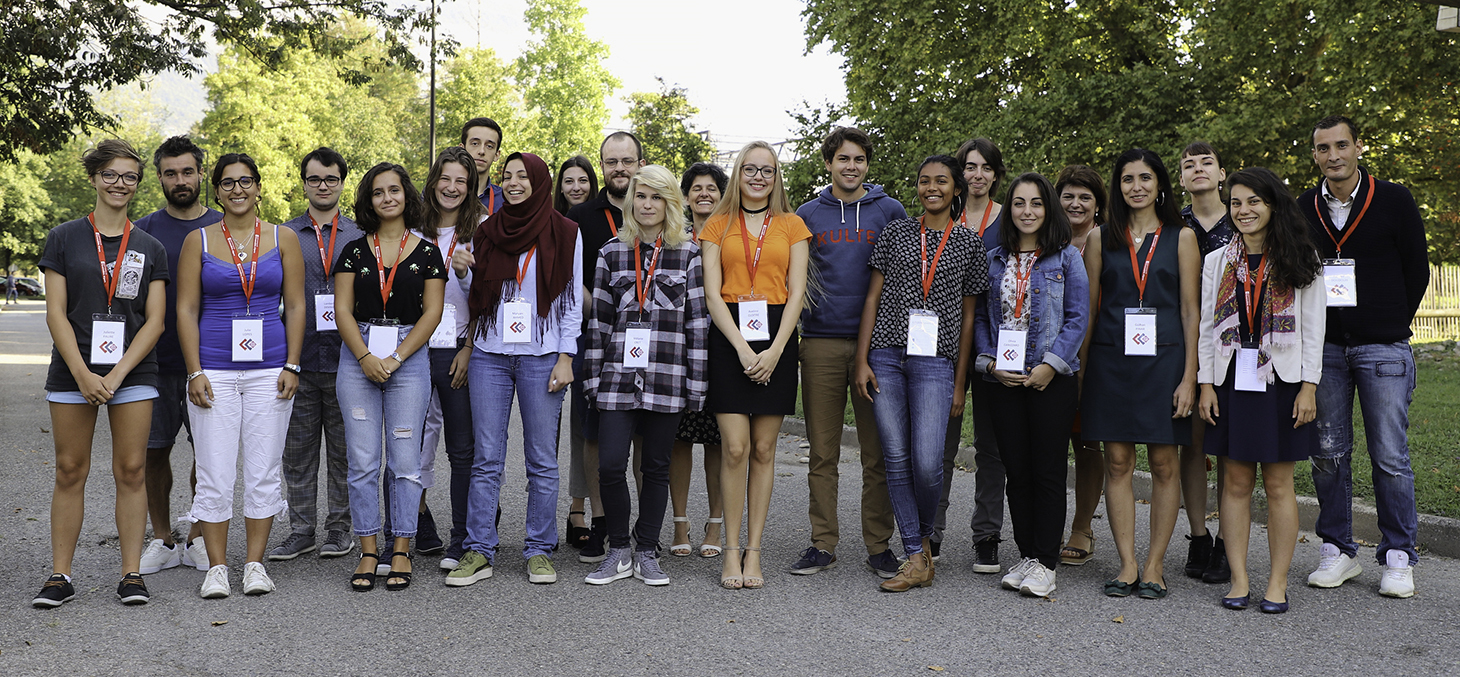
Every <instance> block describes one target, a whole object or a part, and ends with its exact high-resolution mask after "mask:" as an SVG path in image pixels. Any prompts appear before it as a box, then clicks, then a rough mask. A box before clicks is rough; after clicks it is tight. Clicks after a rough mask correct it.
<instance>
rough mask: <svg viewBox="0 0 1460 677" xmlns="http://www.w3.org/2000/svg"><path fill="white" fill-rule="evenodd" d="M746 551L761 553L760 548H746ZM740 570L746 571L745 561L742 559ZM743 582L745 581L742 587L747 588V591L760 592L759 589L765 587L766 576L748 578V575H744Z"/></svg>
mask: <svg viewBox="0 0 1460 677" xmlns="http://www.w3.org/2000/svg"><path fill="white" fill-rule="evenodd" d="M745 551H746V552H760V548H751V547H746V548H745ZM740 570H741V571H742V572H744V571H745V560H744V559H741V560H740ZM741 580H742V581H743V583H742V585H744V586H745V589H746V590H759V589H761V588H764V587H765V576H764V575H762V576H746V575H744V574H743V573H742V574H741Z"/></svg>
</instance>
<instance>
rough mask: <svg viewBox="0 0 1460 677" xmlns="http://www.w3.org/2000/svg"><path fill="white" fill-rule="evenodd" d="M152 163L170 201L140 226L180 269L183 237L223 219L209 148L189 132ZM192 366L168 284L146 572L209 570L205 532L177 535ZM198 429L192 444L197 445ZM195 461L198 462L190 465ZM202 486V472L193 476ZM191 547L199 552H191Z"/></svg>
mask: <svg viewBox="0 0 1460 677" xmlns="http://www.w3.org/2000/svg"><path fill="white" fill-rule="evenodd" d="M152 165H153V167H155V168H156V169H157V178H158V180H159V181H161V182H162V194H163V195H164V196H165V197H166V198H167V204H166V205H164V206H163V208H162V209H159V210H157V211H155V212H152V213H151V214H148V215H147V216H144V217H142V218H141V219H138V220H137V222H136V226H137V227H138V228H139V229H141V230H143V231H145V232H146V233H147V234H149V235H151V236H152V237H154V238H157V240H158V241H159V242H161V243H162V246H163V248H164V249H166V250H167V269H168V270H177V259H178V256H179V255H180V254H182V247H183V240H184V239H186V238H187V236H188V233H191V232H193V231H194V230H197V229H198V228H202V227H203V226H206V225H208V224H210V223H216V222H218V221H220V220H222V218H223V214H222V212H219V211H216V210H214V209H210V208H208V206H207V202H206V201H204V200H202V199H200V198H201V197H202V194H203V193H202V186H203V149H201V148H199V147H197V145H195V144H194V143H193V141H192V139H189V138H188V137H187V136H186V135H183V136H174V137H172V138H169V139H168V140H166V141H163V142H162V145H161V146H158V147H157V151H156V152H155V153H153V154H152ZM187 373H188V372H187V367H186V366H185V365H184V364H183V357H182V347H181V346H180V345H178V341H177V285H171V284H170V285H167V319H166V323H165V324H164V325H163V329H162V338H160V339H158V341H157V393H158V398H157V400H156V402H155V403H154V404H153V406H152V432H151V434H149V435H148V438H147V466H146V471H145V472H146V478H147V479H146V482H147V513H148V515H149V516H151V518H152V541H151V542H149V543H148V544H147V549H146V550H145V551H143V553H142V570H141V573H142V574H144V575H145V574H152V573H157V572H158V571H161V570H163V569H171V568H172V567H175V566H177V565H179V564H187V565H189V566H192V567H193V568H195V569H198V570H199V571H207V570H208V552H207V550H205V549H204V548H203V537H202V531H201V530H200V529H199V527H198V525H197V524H194V525H193V526H192V528H191V529H190V530H189V532H188V540H187V543H184V544H183V547H181V548H179V547H177V545H176V544H175V543H174V542H173V539H172V521H171V520H172V444H173V442H174V441H176V440H177V433H178V430H179V429H180V428H181V427H182V426H186V425H188V417H187V412H186V410H185V406H186V405H185V402H186V400H187V396H188V379H187ZM192 441H193V440H192V428H191V426H189V428H188V443H189V444H192ZM189 465H192V464H189ZM190 483H191V484H192V485H193V486H196V485H197V476H196V474H193V475H192V476H191V479H190ZM189 548H191V549H192V550H193V552H191V553H190V552H188V550H189Z"/></svg>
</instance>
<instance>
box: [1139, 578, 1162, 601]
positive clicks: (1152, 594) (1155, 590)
mask: <svg viewBox="0 0 1460 677" xmlns="http://www.w3.org/2000/svg"><path fill="white" fill-rule="evenodd" d="M1168 592H1169V591H1168V590H1167V589H1166V586H1164V585H1161V584H1160V583H1153V582H1151V581H1141V582H1140V583H1139V584H1137V585H1136V594H1138V595H1140V598H1141V599H1161V598H1163V597H1165V596H1166V594H1167V593H1168Z"/></svg>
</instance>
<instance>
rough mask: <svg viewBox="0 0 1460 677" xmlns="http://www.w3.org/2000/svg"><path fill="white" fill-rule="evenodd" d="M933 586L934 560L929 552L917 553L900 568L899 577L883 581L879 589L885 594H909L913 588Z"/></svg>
mask: <svg viewBox="0 0 1460 677" xmlns="http://www.w3.org/2000/svg"><path fill="white" fill-rule="evenodd" d="M932 584H933V558H932V557H930V556H929V555H928V552H927V551H926V550H924V551H923V552H920V553H917V554H915V555H913V556H911V557H909V558H907V561H906V562H903V563H902V566H901V567H899V568H898V570H897V575H896V576H893V577H892V578H889V579H887V580H885V581H882V584H881V585H880V586H878V587H880V588H881V589H882V591H883V592H907V591H908V590H910V589H912V588H926V587H929V586H931V585H932Z"/></svg>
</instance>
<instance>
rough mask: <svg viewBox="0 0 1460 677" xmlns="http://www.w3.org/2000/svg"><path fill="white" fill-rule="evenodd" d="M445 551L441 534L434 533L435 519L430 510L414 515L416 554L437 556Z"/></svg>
mask: <svg viewBox="0 0 1460 677" xmlns="http://www.w3.org/2000/svg"><path fill="white" fill-rule="evenodd" d="M445 550H446V544H445V543H442V542H441V534H438V533H436V518H435V516H433V515H432V514H431V509H430V508H426V510H425V512H421V513H418V514H417V515H416V552H419V553H421V554H422V555H439V554H441V553H442V552H443V551H445Z"/></svg>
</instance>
